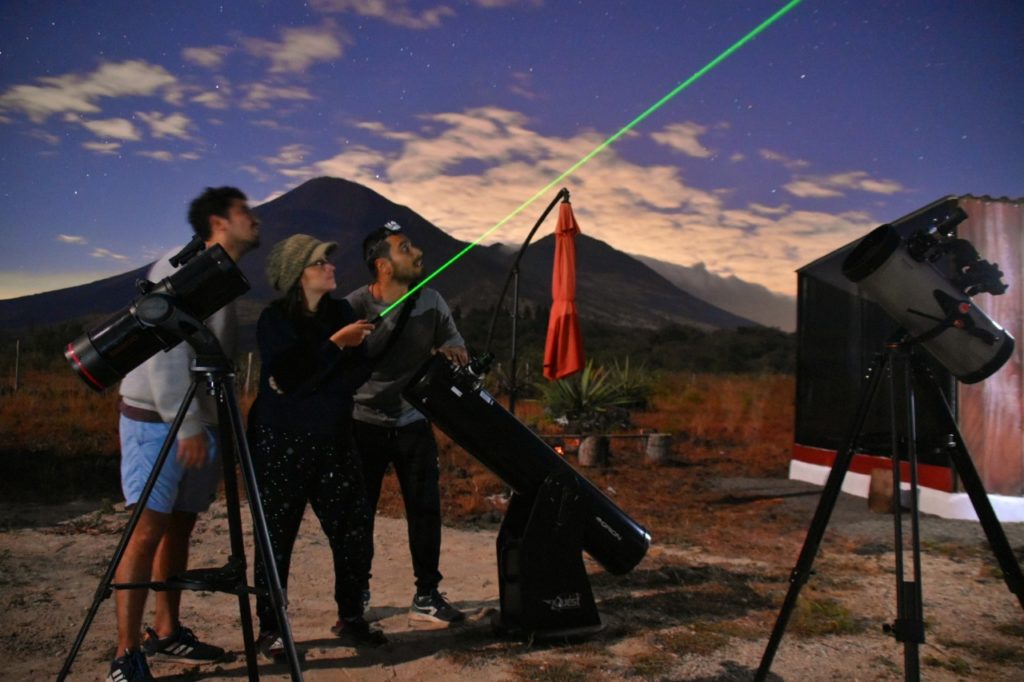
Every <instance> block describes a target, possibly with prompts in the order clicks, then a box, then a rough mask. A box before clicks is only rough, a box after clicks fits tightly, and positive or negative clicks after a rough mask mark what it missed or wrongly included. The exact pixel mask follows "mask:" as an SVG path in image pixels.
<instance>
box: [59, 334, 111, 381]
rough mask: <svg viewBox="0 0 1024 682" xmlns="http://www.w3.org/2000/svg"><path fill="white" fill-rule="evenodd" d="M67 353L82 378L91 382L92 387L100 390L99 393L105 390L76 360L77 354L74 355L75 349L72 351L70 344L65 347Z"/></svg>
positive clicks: (80, 362) (79, 361)
mask: <svg viewBox="0 0 1024 682" xmlns="http://www.w3.org/2000/svg"><path fill="white" fill-rule="evenodd" d="M67 353H68V357H69V358H71V359H72V360H74V361H75V364H76V365H77V366H78V371H79V372H81V374H82V376H84V377H85V378H86V379H88V380H89V381H91V382H92V384H93V386H95V387H96V388H98V389H100V390H101V391H103V390H105V389H106V388H107V387H106V386H104V385H103V384H101V383H100V382H98V381H96V378H95V377H93V375H91V374H89V370H87V369H86V368H85V365H83V364H82V361H81V360H79V359H78V354H77V353H75V349H74V347H72V344H70V343H69V344H68V347H67Z"/></svg>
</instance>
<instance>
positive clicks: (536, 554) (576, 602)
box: [492, 474, 604, 640]
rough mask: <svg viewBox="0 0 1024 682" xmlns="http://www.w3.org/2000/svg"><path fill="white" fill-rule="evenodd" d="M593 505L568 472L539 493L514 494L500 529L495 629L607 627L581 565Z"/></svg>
mask: <svg viewBox="0 0 1024 682" xmlns="http://www.w3.org/2000/svg"><path fill="white" fill-rule="evenodd" d="M589 507H590V504H589V501H588V500H587V498H586V497H584V495H583V493H582V491H581V489H580V485H579V482H578V481H577V480H576V479H575V477H573V476H569V475H565V474H563V475H557V474H554V475H552V476H549V477H548V478H547V479H545V481H544V483H543V484H541V486H540V487H539V488H538V489H537V493H536V494H535V495H531V496H527V495H520V494H518V493H514V494H513V495H512V499H511V501H510V502H509V505H508V512H507V513H506V515H505V520H504V521H503V522H502V524H501V530H500V531H499V533H498V543H497V545H498V587H499V590H500V594H501V612H500V614H498V616H497V618H495V619H494V620H493V622H492V625H493V626H494V629H495V632H496V634H499V635H503V636H510V637H522V638H530V639H534V640H536V639H542V640H543V639H582V638H586V637H588V636H590V635H593V634H595V633H597V632H600V631H601V630H602V629H604V626H603V625H602V624H601V617H600V616H599V615H598V613H597V606H596V605H595V603H594V593H593V591H592V590H591V589H590V580H589V578H588V577H587V571H586V568H585V567H584V565H583V531H584V528H585V526H586V514H587V511H588V509H589Z"/></svg>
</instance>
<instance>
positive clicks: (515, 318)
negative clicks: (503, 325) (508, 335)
mask: <svg viewBox="0 0 1024 682" xmlns="http://www.w3.org/2000/svg"><path fill="white" fill-rule="evenodd" d="M512 281H513V284H512V357H511V359H510V360H509V362H508V374H509V377H508V411H509V412H510V413H512V415H515V413H516V392H517V391H518V390H519V379H518V377H517V376H516V361H517V360H518V359H519V358H518V356H517V355H516V338H517V337H518V333H517V323H518V322H519V266H518V265H517V266H516V267H515V268H513V269H512Z"/></svg>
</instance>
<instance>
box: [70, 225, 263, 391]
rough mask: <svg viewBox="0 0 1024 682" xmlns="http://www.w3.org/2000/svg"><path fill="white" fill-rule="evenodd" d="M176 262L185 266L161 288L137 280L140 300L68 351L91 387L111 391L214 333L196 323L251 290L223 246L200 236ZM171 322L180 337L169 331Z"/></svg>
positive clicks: (78, 371)
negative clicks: (184, 343)
mask: <svg viewBox="0 0 1024 682" xmlns="http://www.w3.org/2000/svg"><path fill="white" fill-rule="evenodd" d="M196 254H198V255H196ZM170 260H171V264H172V265H175V266H179V265H181V268H180V269H179V270H178V271H176V272H175V273H174V274H173V275H171V276H169V277H167V278H165V279H163V280H162V281H160V282H159V283H156V284H153V283H152V282H149V281H147V280H139V281H138V282H136V288H137V289H138V291H139V297H138V298H136V300H135V301H134V302H133V303H132V304H131V305H129V306H128V307H126V308H124V309H123V310H121V311H119V312H118V313H117V314H115V315H114V316H113V317H111V318H110V319H108V320H106V321H104V322H103V323H102V324H100V325H98V326H97V327H95V328H94V329H93V330H92V331H89V332H86V333H85V334H82V335H81V336H79V337H78V338H77V339H75V340H74V341H72V342H71V343H69V344H68V345H67V346H66V347H65V349H64V357H65V358H66V359H67V361H68V363H69V364H70V365H71V368H72V369H73V370H74V371H75V374H77V375H78V377H79V378H80V379H81V380H82V381H84V382H85V384H86V385H87V386H89V388H91V389H93V390H95V391H97V392H102V391H105V390H106V389H107V388H109V387H110V386H112V385H114V384H116V383H117V382H118V381H120V380H121V379H123V378H124V376H125V375H126V374H128V372H130V371H132V370H133V369H135V368H136V367H138V366H139V365H141V364H142V363H143V362H145V361H146V360H148V359H149V358H150V357H152V356H153V355H155V354H156V353H157V352H158V351H161V350H170V349H171V348H173V347H174V346H176V345H178V343H180V342H181V339H182V338H183V337H189V336H192V335H194V334H197V333H199V334H202V333H208V331H207V330H205V329H204V328H203V327H202V325H201V324H199V325H197V324H196V321H202V320H205V319H206V318H208V317H209V316H210V315H213V314H214V313H215V312H217V311H218V310H220V309H221V308H223V307H224V306H226V305H227V304H228V303H230V302H231V301H233V300H235V299H236V298H238V297H239V296H241V295H242V294H244V293H245V292H247V291H248V290H249V281H248V280H247V279H246V278H245V275H244V274H242V271H241V270H240V269H239V268H238V266H237V265H235V262H234V261H233V260H231V257H230V256H229V255H228V254H227V252H226V251H224V249H223V248H222V247H221V246H220V245H219V244H215V245H213V246H212V247H210V248H209V249H205V250H203V242H202V240H201V239H200V238H199V237H194V238H193V239H192V241H191V242H190V243H189V244H188V245H187V246H186V247H185V248H184V249H182V250H181V252H180V253H178V254H176V255H175V256H173V257H172V258H171V259H170ZM168 322H171V323H172V325H171V326H172V327H173V328H174V330H175V331H174V333H169V332H168V329H167V326H168V325H167V323H168ZM161 327H163V328H161Z"/></svg>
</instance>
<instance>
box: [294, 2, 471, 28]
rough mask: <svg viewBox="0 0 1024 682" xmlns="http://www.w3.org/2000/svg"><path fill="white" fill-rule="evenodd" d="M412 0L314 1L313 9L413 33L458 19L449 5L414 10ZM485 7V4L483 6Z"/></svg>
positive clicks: (312, 3) (311, 4) (311, 3)
mask: <svg viewBox="0 0 1024 682" xmlns="http://www.w3.org/2000/svg"><path fill="white" fill-rule="evenodd" d="M410 4H412V3H410V2H409V0H311V2H310V6H311V7H312V8H313V9H314V10H315V11H317V12H322V13H324V14H335V13H342V12H351V13H353V14H358V15H359V16H363V17H372V18H374V19H380V20H381V21H386V22H387V23H389V24H394V25H396V26H401V27H403V28H411V29H417V30H422V29H430V28H437V27H439V26H440V25H441V22H442V20H443V19H444V18H445V17H452V16H455V10H453V9H452V8H450V7H448V6H447V5H435V6H434V7H431V8H429V9H424V10H414V9H412V8H411V7H410V6H409V5H410ZM481 4H484V3H481Z"/></svg>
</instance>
